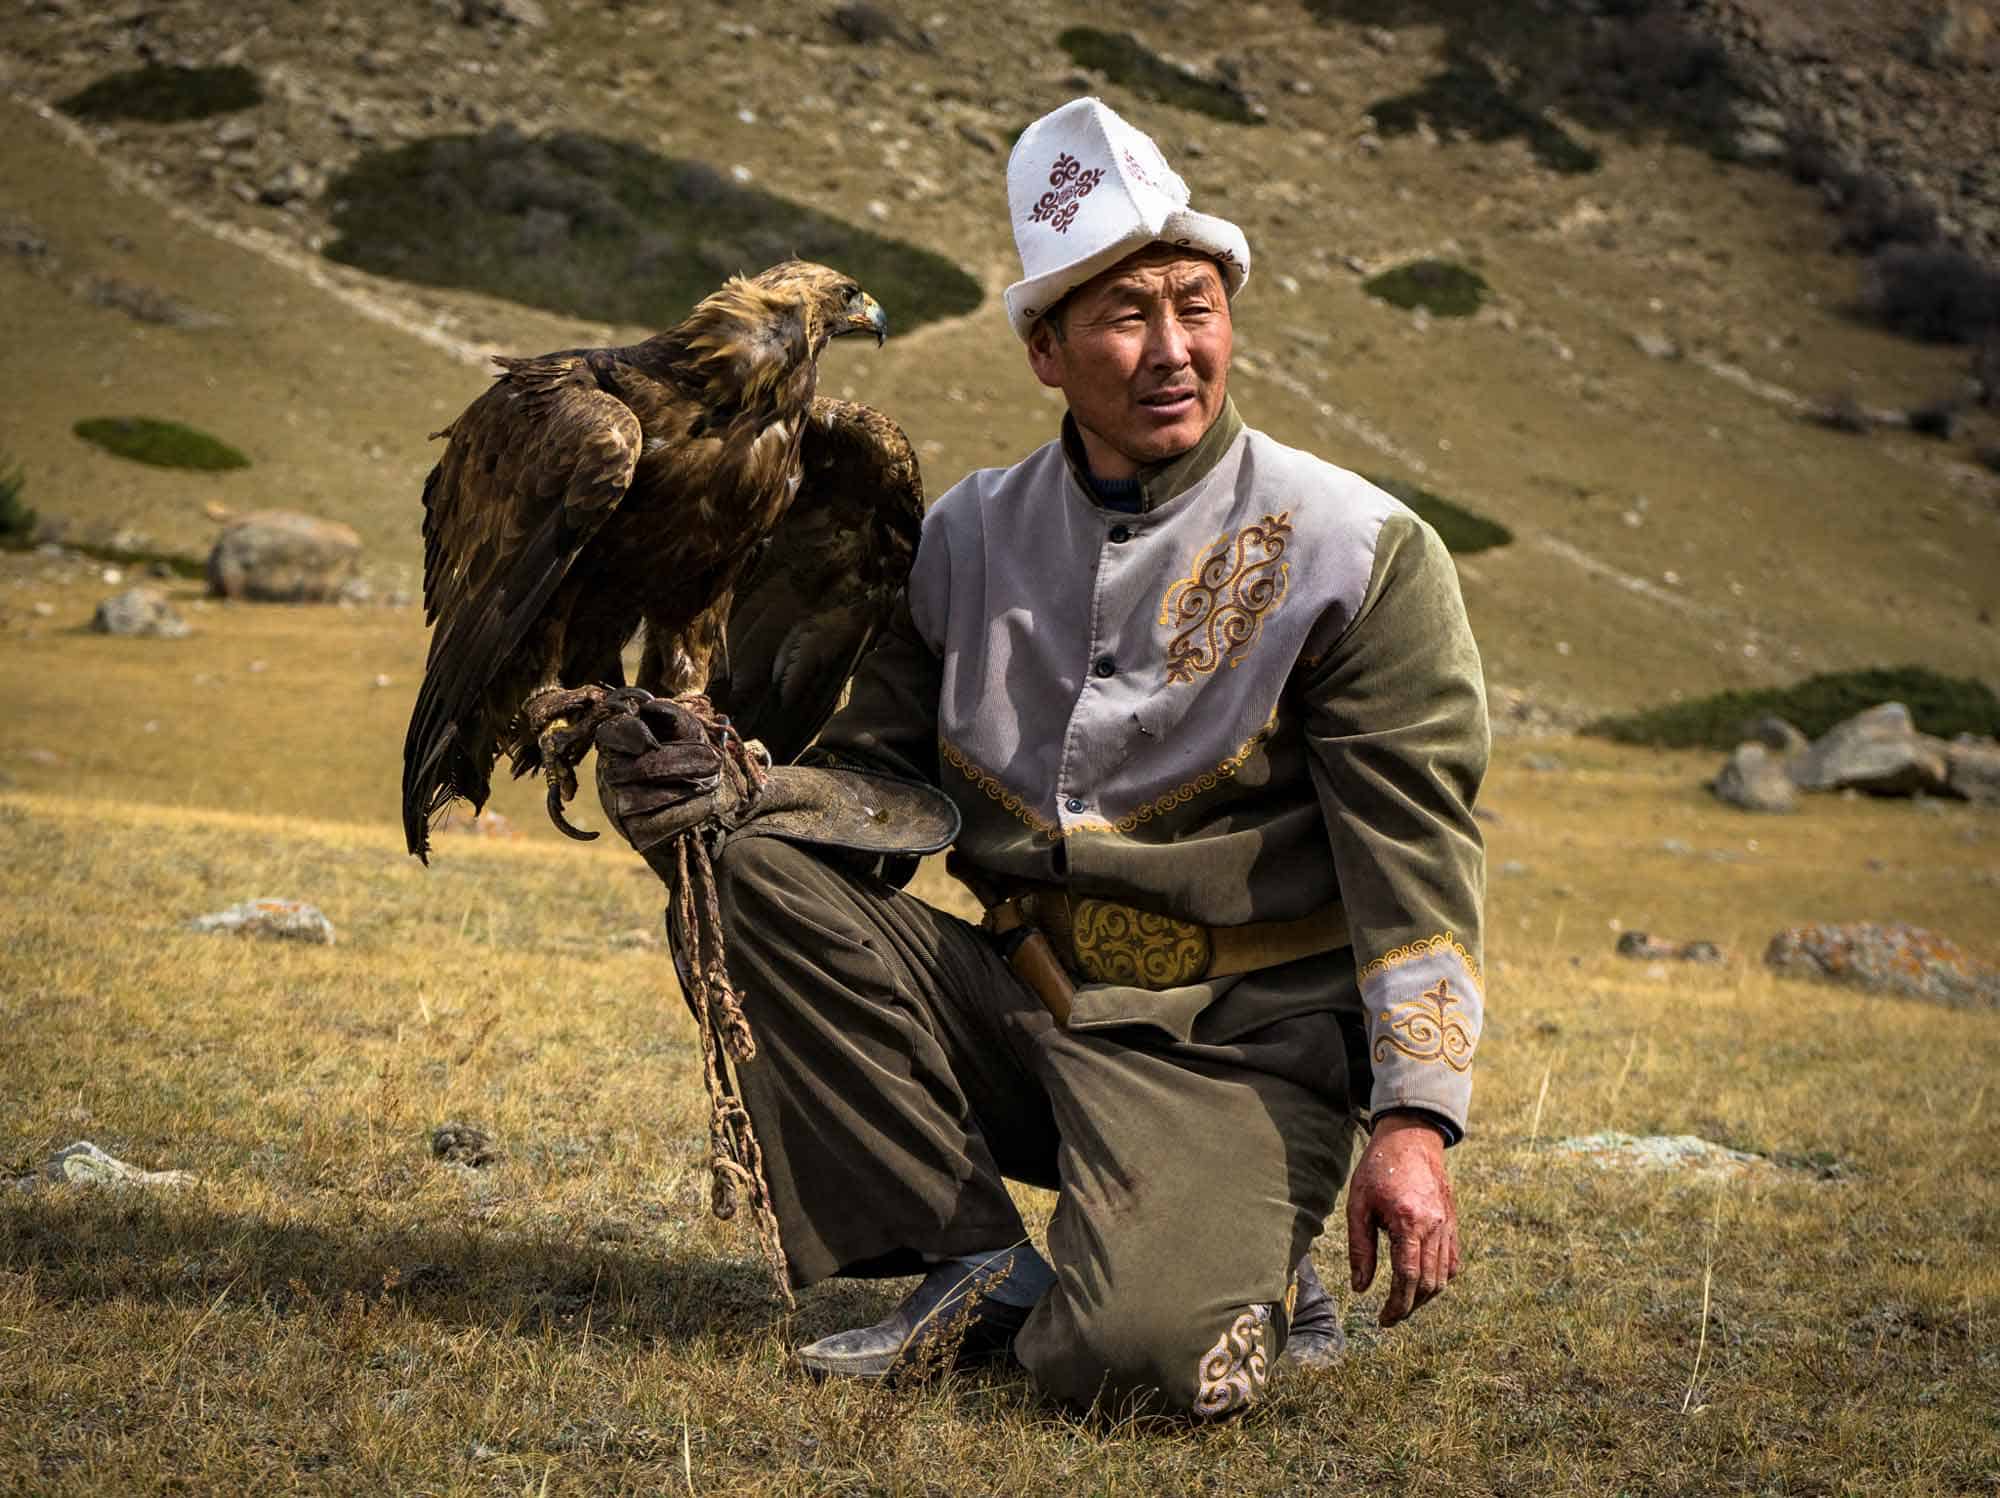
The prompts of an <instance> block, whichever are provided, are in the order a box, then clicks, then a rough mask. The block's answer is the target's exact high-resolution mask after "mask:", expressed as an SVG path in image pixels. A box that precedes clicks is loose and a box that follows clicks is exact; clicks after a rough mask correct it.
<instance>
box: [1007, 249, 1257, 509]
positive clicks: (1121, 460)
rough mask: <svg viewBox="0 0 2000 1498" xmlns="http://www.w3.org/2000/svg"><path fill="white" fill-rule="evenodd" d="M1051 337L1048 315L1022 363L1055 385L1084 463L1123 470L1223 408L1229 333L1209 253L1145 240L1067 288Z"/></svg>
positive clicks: (1109, 472) (1181, 440)
mask: <svg viewBox="0 0 2000 1498" xmlns="http://www.w3.org/2000/svg"><path fill="white" fill-rule="evenodd" d="M1064 310H1065V316H1064V319H1063V334H1062V336H1061V337H1060V338H1059V337H1057V336H1056V332H1055V329H1054V328H1052V327H1050V326H1049V324H1048V321H1047V320H1046V319H1044V320H1043V321H1041V322H1039V323H1037V324H1036V325H1035V328H1034V331H1033V332H1032V334H1031V335H1030V336H1029V339H1028V363H1029V365H1030V366H1031V367H1032V368H1033V369H1034V371H1035V375H1036V378H1038V379H1039V380H1041V382H1042V383H1043V384H1044V385H1048V386H1050V387H1052V388H1054V389H1057V390H1060V391H1062V393H1063V395H1064V396H1065V398H1067V399H1068V401H1069V410H1070V415H1071V416H1072V417H1074V418H1075V420H1076V425H1077V430H1078V432H1080V433H1081V434H1082V437H1083V447H1084V452H1085V453H1086V454H1087V455H1088V456H1089V458H1090V469H1091V472H1092V473H1094V474H1096V475H1097V476H1098V477H1099V478H1106V479H1123V478H1130V477H1132V475H1133V474H1135V473H1137V472H1138V471H1139V469H1140V468H1142V467H1143V466H1145V465H1146V464H1149V463H1159V462H1163V461H1165V460H1166V459H1168V458H1175V457H1178V456H1180V454H1182V453H1184V452H1186V451H1187V450H1188V449H1189V448H1191V447H1193V446H1194V445H1195V443H1197V442H1199V441H1200V440H1201V438H1202V434H1203V433H1205V432H1206V431H1207V430H1208V429H1209V427H1210V426H1211V425H1213V424H1214V421H1215V418H1216V417H1217V416H1218V415H1220V414H1221V412H1222V401H1223V397H1224V396H1225V395H1226V394H1227V392H1228V388H1229V352H1230V348H1231V345H1232V342H1233V334H1232V331H1231V328H1230V322H1229V297H1228V295H1227V293H1226V291H1225V289H1224V287H1223V283H1222V272H1221V271H1220V270H1219V269H1218V268H1217V267H1216V264H1215V262H1214V261H1212V260H1210V259H1208V258H1207V257H1206V256H1203V255H1196V254H1191V253H1189V252H1188V251H1185V250H1177V249H1173V248H1170V247H1168V246H1164V245H1151V246H1148V247H1147V248H1145V249H1143V250H1140V251H1138V252H1137V253H1135V254H1132V255H1129V256H1127V257H1126V258H1125V259H1123V260H1121V261H1119V262H1118V264H1116V265H1114V266H1112V267H1111V269H1109V270H1107V271H1101V272H1099V273H1098V274H1097V275H1096V276H1094V277H1092V278H1091V279H1090V280H1088V281H1086V282H1084V283H1083V285H1081V286H1079V287H1078V288H1077V289H1076V290H1075V291H1073V292H1071V293H1070V297H1069V301H1068V304H1067V306H1066V308H1065V309H1064Z"/></svg>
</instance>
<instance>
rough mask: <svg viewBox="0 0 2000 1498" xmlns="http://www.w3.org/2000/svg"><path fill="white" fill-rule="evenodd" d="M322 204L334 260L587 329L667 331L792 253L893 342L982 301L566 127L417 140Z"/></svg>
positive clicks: (868, 245)
mask: <svg viewBox="0 0 2000 1498" xmlns="http://www.w3.org/2000/svg"><path fill="white" fill-rule="evenodd" d="M327 195H328V200H329V202H331V204H332V205H333V223H334V227H335V229H336V230H337V231H338V235H339V237H338V238H337V239H335V240H334V241H333V243H332V244H330V245H329V246H328V247H327V250H326V253H327V255H328V256H329V257H330V258H332V259H334V260H338V261H341V262H343V263H345V264H348V265H353V266H358V267H359V268H361V269H363V270H367V271H373V272H375V273H377V274H380V275H387V276H395V277H398V278H400V279H402V280H405V281H414V282H418V283H421V284H423V285H427V286H449V287H456V288H461V289H464V290H468V291H478V292H484V293H486V294H488V295H491V296H498V297H505V298H507V299H508V300H510V301H516V302H522V303H525V304H527V305H529V306H533V307H541V308H544V309H546V310H548V311H551V312H557V313H561V314H563V315H565V316H571V317H583V318H590V319H592V320H595V321H599V322H613V323H638V324H642V325H645V326H647V327H652V328H663V327H668V326H671V325H672V324H673V323H676V322H678V321H680V319H681V318H682V317H684V316H685V315H686V314H687V312H688V310H689V309H690V308H691V307H692V306H693V305H694V304H695V303H696V302H697V301H699V300H700V299H701V298H702V297H704V296H706V295H708V293H710V292H711V291H713V290H715V288H716V287H717V286H718V285H720V284H721V282H722V281H723V280H724V279H725V278H726V277H728V276H731V275H734V274H737V273H738V272H742V273H745V274H752V275H754V274H755V273H756V272H758V271H760V270H763V269H764V268H765V267H766V266H768V265H772V264H774V263H776V262H777V261H780V260H783V259H785V258H786V257H788V256H791V255H797V256H799V257H801V258H803V259H806V260H818V261H823V262H825V263H826V264H829V265H832V266H835V267H837V268H839V269H840V270H843V271H845V272H846V273H847V274H849V275H851V276H853V277H854V278H855V279H856V280H858V281H859V282H861V284H862V285H863V286H865V287H867V288H868V290H869V291H870V292H871V293H872V294H873V295H874V296H875V298H876V299H877V300H878V301H880V302H881V303H882V304H883V305H884V306H885V307H887V308H888V309H889V317H890V325H891V328H892V330H893V331H898V332H907V331H909V330H910V329H912V328H916V327H920V326H922V325H923V324H924V323H927V322H931V321H933V320H935V319H938V318H943V317H955V316H958V315H960V314H963V313H966V312H970V311H971V310H972V309H973V308H975V307H977V306H978V305H979V302H980V298H981V292H980V288H979V283H978V282H977V281H975V280H974V279H973V278H972V277H971V276H969V275H967V274H966V273H965V272H964V271H963V270H961V269H959V268H958V267H957V266H956V265H954V264H952V262H951V261H949V260H947V259H945V258H944V257H943V256H941V255H937V254H933V253H932V252H930V251H928V250H924V249H920V248H918V247H917V246H915V245H911V244H906V243H903V242H902V241H899V240H895V239H890V238H887V237H885V236H883V235H879V234H875V233H872V232H871V231H869V230H866V229H862V228H857V227H855V226H854V225H851V224H847V223H843V222H841V221H840V220H839V219H835V218H831V217H829V216H827V215H826V214H824V213H821V212H819V211H817V210H815V209H812V208H808V207H806V206H804V205H803V204H800V203H794V202H791V201H790V200H788V199H785V198H781V197H778V196H776V195H775V194H773V193H768V192H765V191H763V190H762V189H760V188H755V187H750V186H746V185H744V184H742V183H739V182H736V181H733V180H731V179H730V178H729V177H727V176H725V175H723V174H722V173H720V172H718V171H716V170H715V169H714V168H713V167H711V166H708V165H707V164H705V163H703V162H700V161H688V160H679V159H676V158H674V157H669V156H661V155H658V154H656V153H654V152H652V151H649V150H646V149H645V148H644V147H641V146H637V145H634V144H632V143H630V142H628V141H619V140H611V139H607V138H605V137H603V136H597V135H588V134H583V133H581V132H576V131H559V132H555V133H552V134H548V135H544V136H541V137H538V138H530V137H528V136H525V135H523V134H522V133H521V132H519V131H518V130H515V129H513V128H512V127H510V126H505V125H503V126H500V127H497V128H496V129H493V130H491V131H488V132H487V133H485V134H484V135H450V136H435V137H432V138H431V139H428V140H421V141H415V142H412V143H411V144H409V145H406V146H401V147H398V148H397V149H395V150H393V151H384V152H375V153H373V154H370V155H367V156H363V157H362V158H361V159H360V160H359V161H357V162H356V163H355V165H354V166H353V167H352V168H351V169H350V170H349V171H348V172H347V173H346V175H344V176H342V177H341V178H339V179H338V180H336V181H335V182H334V183H332V185H331V186H330V187H329V188H328V194H327Z"/></svg>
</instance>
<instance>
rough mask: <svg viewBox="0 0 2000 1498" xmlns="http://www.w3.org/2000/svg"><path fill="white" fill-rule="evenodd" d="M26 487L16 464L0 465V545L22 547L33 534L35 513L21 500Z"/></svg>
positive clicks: (25, 481) (26, 482)
mask: <svg viewBox="0 0 2000 1498" xmlns="http://www.w3.org/2000/svg"><path fill="white" fill-rule="evenodd" d="M27 486H28V476H27V475H26V474H25V473H23V472H22V471H21V469H20V467H19V465H18V464H14V465H10V464H7V463H0V545H16V546H18V545H23V544H25V543H26V542H27V541H28V539H29V538H30V537H32V536H33V535H34V534H35V519H36V516H35V512H34V511H33V510H31V509H29V508H28V506H27V504H26V503H25V502H24V501H23V500H22V498H21V491H22V490H23V489H25V488H27Z"/></svg>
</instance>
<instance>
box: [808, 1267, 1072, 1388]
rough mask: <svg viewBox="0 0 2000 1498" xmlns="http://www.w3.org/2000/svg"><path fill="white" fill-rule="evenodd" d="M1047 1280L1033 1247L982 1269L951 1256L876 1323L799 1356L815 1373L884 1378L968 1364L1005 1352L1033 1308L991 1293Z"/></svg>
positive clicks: (837, 1336) (1035, 1285) (812, 1345)
mask: <svg viewBox="0 0 2000 1498" xmlns="http://www.w3.org/2000/svg"><path fill="white" fill-rule="evenodd" d="M1052 1278H1053V1276H1052V1275H1051V1274H1050V1271H1049V1267H1048V1265H1047V1263H1046V1262H1045V1261H1044V1260H1043V1259H1042V1256H1041V1255H1040V1254H1038V1253H1036V1252H1035V1251H1034V1250H1033V1249H1032V1248H1025V1247H1024V1248H1019V1249H1016V1250H1014V1251H1013V1253H1012V1254H1011V1255H1009V1254H1002V1255H999V1256H996V1258H995V1259H994V1260H993V1261H991V1262H989V1263H988V1264H987V1265H986V1266H985V1267H984V1268H968V1267H967V1265H966V1263H965V1261H963V1260H958V1259H953V1260H948V1261H947V1262H945V1263H943V1264H940V1265H938V1266H937V1268H935V1269H933V1270H932V1271H931V1272H930V1273H929V1274H927V1275H925V1276H924V1280H923V1283H922V1284H920V1285H918V1286H917V1288H916V1289H915V1290H913V1291H911V1292H910V1294H909V1295H908V1296H907V1297H905V1299H904V1300H903V1302H902V1304H901V1305H899V1306H897V1307H896V1309H895V1310H893V1311H891V1312H890V1313H889V1314H888V1315H887V1316H885V1317H883V1318H882V1319H881V1320H880V1321H878V1322H876V1323H875V1324H874V1325H873V1326H862V1327H856V1328H854V1329H853V1330H851V1331H844V1332H835V1333H834V1334H833V1335H832V1336H828V1337H821V1338H820V1339H819V1340H818V1341H817V1342H813V1343H810V1344H808V1345H807V1346H805V1347H801V1348H800V1349H799V1361H800V1362H801V1363H803V1364H804V1365H805V1368H806V1371H807V1372H808V1373H810V1374H812V1375H813V1376H814V1377H815V1378H887V1377H889V1376H891V1375H893V1374H898V1373H905V1372H911V1371H922V1370H924V1369H925V1366H926V1365H927V1364H929V1363H930V1362H931V1361H932V1360H934V1359H935V1360H940V1366H949V1367H965V1366H967V1365H969V1364H972V1363H977V1362H981V1361H984V1360H986V1359H989V1358H996V1357H1004V1356H1005V1355H1006V1353H1007V1351H1008V1349H1009V1348H1010V1347H1011V1346H1012V1345H1013V1342H1014V1334H1015V1333H1016V1332H1018V1331H1020V1329H1021V1327H1022V1326H1023V1325H1024V1324H1025V1323H1026V1322H1027V1319H1028V1312H1029V1311H1030V1310H1031V1309H1032V1307H1030V1306H1025V1305H1009V1304H1007V1303H1006V1302H1004V1301H1002V1300H999V1299H996V1298H995V1296H996V1293H998V1294H1007V1295H1009V1297H1010V1298H1016V1299H1018V1298H1022V1297H1021V1296H1020V1295H1019V1294H1018V1293H1016V1292H1019V1291H1020V1290H1022V1289H1023V1288H1039V1287H1041V1286H1043V1285H1045V1284H1046V1283H1047V1281H1048V1280H1049V1279H1052Z"/></svg>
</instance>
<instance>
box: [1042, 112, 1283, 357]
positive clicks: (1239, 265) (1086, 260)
mask: <svg viewBox="0 0 2000 1498" xmlns="http://www.w3.org/2000/svg"><path fill="white" fill-rule="evenodd" d="M1187 201H1188V189H1187V183H1185V182H1183V181H1181V179H1180V177H1179V175H1178V174H1176V173H1175V171H1174V169H1173V168H1172V167H1170V166H1168V165H1167V158H1166V157H1164V156H1162V155H1161V154H1160V148H1159V147H1158V146H1156V145H1154V144H1153V140H1152V137H1151V136H1149V135H1147V134H1146V133H1145V132H1144V131H1142V130H1137V129H1134V128H1133V127H1132V126H1131V125H1129V124H1127V123H1126V122H1125V121H1124V120H1123V119H1121V118H1120V117H1119V116H1118V114H1117V113H1116V112H1115V111H1113V110H1112V109H1111V108H1110V107H1109V106H1107V105H1106V104H1105V103H1104V101H1103V100H1102V99H1072V100H1070V102H1069V103H1067V104H1065V105H1063V106H1062V107H1061V108H1060V109H1056V110H1052V111H1051V112H1050V113H1048V114H1045V115H1043V116H1042V117H1041V118H1040V119H1039V120H1036V121H1035V123H1034V124H1032V125H1030V126H1029V127H1028V128H1027V129H1026V130H1023V131H1022V132H1021V138H1020V140H1018V141H1016V142H1015V144H1014V154H1013V155H1012V156H1010V157H1008V158H1007V211H1008V213H1009V215H1010V216H1011V217H1012V218H1013V220H1014V244H1015V247H1016V248H1018V249H1019V250H1020V252H1021V270H1022V272H1023V275H1022V278H1021V279H1020V280H1018V281H1016V282H1015V283H1014V284H1013V285H1012V286H1009V287H1008V288H1007V319H1008V321H1009V322H1011V323H1013V325H1014V332H1015V333H1016V334H1017V335H1019V336H1020V337H1021V338H1022V339H1024V340H1025V339H1026V338H1027V336H1028V330H1029V329H1030V328H1032V327H1034V325H1035V319H1036V318H1038V317H1040V316H1041V315H1042V314H1043V313H1044V312H1046V311H1048V310H1049V308H1051V307H1053V306H1054V305H1055V304H1056V303H1057V302H1059V301H1061V300H1062V298H1063V297H1064V296H1065V295H1067V294H1068V293H1069V292H1071V291H1074V290H1075V289H1076V288H1077V287H1079V286H1081V285H1082V284H1083V283H1084V282H1085V281H1088V280H1089V279H1090V278H1091V277H1092V276H1094V275H1096V274H1097V273H1098V272H1099V271H1101V270H1104V269H1105V268H1107V267H1109V266H1113V265H1116V264H1117V263H1118V262H1119V261H1120V260H1123V259H1124V258H1125V257H1126V256H1127V255H1129V254H1131V253H1132V252H1133V251H1134V250H1136V249H1139V248H1141V247H1142V246H1145V245H1148V244H1151V243H1153V242H1154V241H1155V240H1159V241H1163V242H1164V243H1167V244H1174V245H1184V246H1186V247H1187V248H1188V249H1191V250H1194V251H1196V252H1198V253H1200V254H1203V255H1209V256H1212V257H1214V259H1215V260H1216V262H1217V263H1218V264H1219V265H1220V266H1221V267H1222V275H1223V280H1224V281H1225V282H1226V283H1227V285H1228V289H1229V295H1230V296H1231V297H1234V296H1235V295H1236V293H1237V292H1239V291H1241V290H1242V289H1243V283H1244V282H1245V281H1247V280H1249V279H1250V245H1249V242H1248V241H1247V240H1245V239H1244V237H1243V231H1242V230H1241V229H1239V228H1237V227H1236V225H1234V224H1232V223H1230V222H1229V220H1228V219H1224V218H1216V217H1215V216H1214V215H1213V214H1208V213H1196V212H1195V211H1194V210H1192V209H1191V208H1189V207H1188V205H1187Z"/></svg>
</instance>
